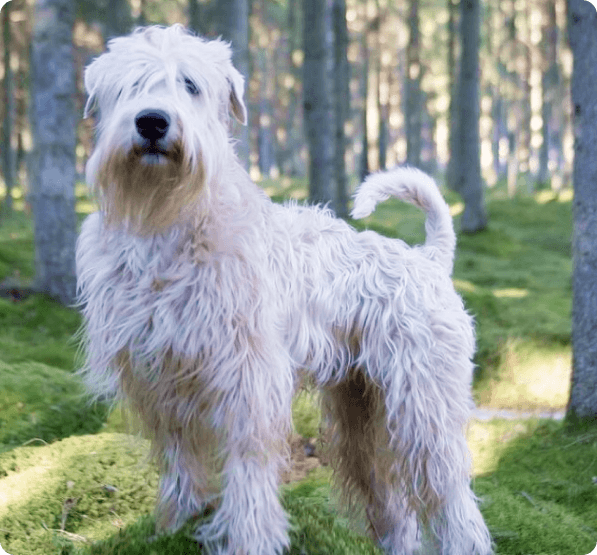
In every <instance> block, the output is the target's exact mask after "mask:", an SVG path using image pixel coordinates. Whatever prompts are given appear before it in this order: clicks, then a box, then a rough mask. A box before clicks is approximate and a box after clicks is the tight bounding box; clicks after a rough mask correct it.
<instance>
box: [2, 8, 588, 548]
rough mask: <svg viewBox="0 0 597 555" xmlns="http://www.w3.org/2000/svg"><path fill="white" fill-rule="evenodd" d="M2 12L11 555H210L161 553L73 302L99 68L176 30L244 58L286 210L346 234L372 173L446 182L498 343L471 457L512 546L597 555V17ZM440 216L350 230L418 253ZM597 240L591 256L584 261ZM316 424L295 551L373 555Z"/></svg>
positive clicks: (301, 417) (385, 215)
mask: <svg viewBox="0 0 597 555" xmlns="http://www.w3.org/2000/svg"><path fill="white" fill-rule="evenodd" d="M1 15H2V43H1V44H2V59H1V60H0V64H1V66H0V68H1V73H0V77H1V79H2V95H3V96H2V102H1V103H0V117H1V118H2V119H1V121H2V138H1V142H0V149H1V154H2V178H3V186H2V187H0V196H2V198H3V202H2V207H1V211H0V280H1V282H0V347H1V349H0V544H1V545H2V546H4V547H5V548H6V549H7V550H8V551H9V552H10V553H11V555H20V554H21V553H23V554H25V553H27V554H28V553H40V554H42V553H43V554H44V555H45V554H47V553H60V554H66V553H75V552H77V553H78V552H81V553H114V552H119V553H127V554H129V553H130V554H132V553H136V552H139V553H146V552H147V545H148V543H150V544H151V543H152V542H153V544H152V545H153V547H152V548H153V549H156V550H157V551H156V552H169V553H174V552H176V550H177V549H179V550H180V552H186V551H185V550H186V549H189V543H188V542H189V540H188V538H187V537H186V536H184V533H183V534H182V535H177V536H176V537H174V538H164V539H163V540H160V542H161V541H163V542H165V543H163V545H162V544H160V546H161V547H156V544H155V542H156V540H155V538H153V531H152V520H151V518H149V517H147V516H146V515H148V514H150V513H151V510H152V505H153V501H154V500H155V481H156V476H155V470H154V469H153V467H152V466H151V465H145V466H140V464H141V463H139V460H141V459H142V458H143V454H144V453H145V448H146V445H145V444H144V443H143V442H142V441H140V442H139V443H135V444H134V445H132V446H131V445H130V444H127V442H126V440H125V441H123V437H122V435H120V434H122V433H123V432H129V431H130V429H129V427H128V425H127V423H126V422H124V421H123V420H122V418H121V417H120V413H119V411H116V412H114V411H113V412H110V411H108V410H107V408H106V407H101V406H96V407H89V406H88V405H86V403H85V402H84V398H83V397H82V395H81V389H80V384H79V383H78V381H77V378H76V377H75V376H73V374H72V371H73V369H75V367H76V365H77V362H76V360H75V358H76V357H75V351H76V347H75V345H74V344H73V342H72V340H71V339H70V338H71V337H72V335H73V334H74V333H75V331H76V330H77V328H78V326H79V324H80V319H79V316H78V314H77V312H76V311H75V310H73V309H71V308H65V306H63V305H67V306H68V305H69V303H71V302H72V301H73V299H74V289H75V281H74V261H73V259H72V257H71V256H70V253H72V254H73V255H74V241H75V239H76V231H77V226H78V223H80V220H81V219H82V218H83V217H84V216H85V215H86V214H88V213H89V212H90V211H92V210H94V209H95V204H94V201H93V199H92V198H91V197H90V195H89V192H88V190H87V188H86V186H85V185H84V183H83V181H84V179H83V173H84V164H85V161H86V159H87V157H88V156H89V153H90V152H91V149H92V147H93V133H94V131H93V125H94V123H93V121H92V120H91V119H89V120H83V119H82V117H81V116H82V111H83V106H84V104H85V94H84V90H83V86H82V75H83V68H84V66H85V65H86V64H87V63H88V62H89V61H90V60H91V59H92V58H93V57H94V56H96V55H98V54H99V53H100V52H102V50H103V49H104V48H105V42H106V40H108V39H109V38H110V37H113V36H117V35H120V34H123V33H126V32H128V31H129V30H130V29H131V28H132V27H133V26H135V25H144V24H154V23H157V24H172V23H175V22H179V23H183V24H185V25H188V26H190V27H191V28H193V29H195V30H196V31H197V32H199V33H201V34H204V35H207V36H209V37H215V36H223V37H224V38H226V39H227V40H230V41H231V43H232V46H233V50H234V61H235V65H236V66H237V67H238V68H239V69H240V70H241V72H242V73H243V74H244V75H245V76H246V77H247V82H246V100H247V103H248V108H249V125H248V126H247V127H244V128H241V127H240V126H239V127H237V128H235V130H234V131H235V134H236V136H237V137H239V143H238V145H237V150H238V152H239V155H240V157H241V159H243V160H244V163H245V164H246V166H247V169H248V170H249V171H250V173H251V176H252V178H253V179H255V180H256V181H258V182H259V183H260V185H261V186H262V187H263V188H264V189H265V190H266V192H267V193H268V194H270V195H271V196H272V197H273V198H274V199H275V200H277V201H282V200H284V199H286V198H294V199H297V200H299V201H302V200H311V201H316V202H326V203H328V204H329V206H331V207H332V208H333V209H334V210H335V211H336V213H337V214H338V215H339V216H342V217H345V216H346V214H347V209H348V207H349V204H350V201H349V198H350V195H351V193H352V191H353V190H354V187H355V186H356V185H357V184H358V183H359V182H360V180H361V179H362V178H363V177H364V176H365V175H366V174H367V173H369V172H371V171H376V170H378V169H383V168H386V167H388V168H389V167H392V166H394V165H396V164H403V163H409V164H412V165H415V166H417V167H420V168H422V169H424V170H425V171H427V172H429V173H431V174H432V175H434V177H435V178H436V179H437V180H438V182H439V183H440V184H442V186H443V188H444V192H445V194H446V197H447V200H448V202H449V204H450V208H451V212H452V214H453V216H454V217H455V222H456V225H457V228H458V230H459V246H458V257H457V261H456V267H455V280H454V281H455V285H456V287H457V289H458V290H459V292H460V293H461V294H462V295H463V297H464V298H465V302H466V305H467V307H468V308H469V310H471V312H472V313H473V314H474V315H475V319H476V323H477V334H478V353H477V357H476V363H477V366H478V370H477V373H476V377H475V384H474V392H475V399H476V401H477V403H478V405H479V407H480V410H478V411H477V413H476V419H475V420H474V421H473V423H472V424H471V429H470V431H469V443H470V445H471V448H472V451H473V458H474V468H475V475H476V477H477V478H476V482H475V490H476V492H477V494H478V495H479V496H480V497H481V501H482V510H483V513H484V516H485V517H486V519H487V521H488V523H489V526H490V529H491V532H492V535H493V537H494V540H495V541H496V545H497V552H498V553H513V554H514V553H537V554H538V553H551V554H556V553H562V554H564V553H565V554H568V553H578V554H581V555H585V553H587V552H589V551H590V550H591V549H592V547H593V545H594V544H595V542H596V541H597V503H596V502H595V501H596V499H595V495H596V490H595V488H596V487H597V486H595V483H596V479H595V477H594V476H595V475H597V431H596V430H595V429H594V426H593V425H592V423H593V422H594V421H595V419H596V417H595V414H596V413H597V399H596V395H597V388H596V387H595V384H596V383H597V366H596V365H595V363H594V362H593V361H594V360H597V358H596V357H595V356H594V353H593V350H594V349H595V348H594V347H592V345H591V344H592V343H593V342H594V341H593V336H592V330H594V329H596V328H597V325H595V322H594V321H593V320H591V314H592V313H594V314H595V315H596V316H595V317H597V307H596V306H594V305H595V302H596V301H595V299H596V298H597V295H595V294H594V291H595V279H594V275H595V271H594V269H595V268H597V263H596V262H595V260H594V257H595V255H596V253H597V241H596V240H594V238H592V237H591V236H590V235H589V234H588V233H589V231H590V230H591V229H596V230H597V222H591V220H590V219H586V218H585V219H582V218H584V216H583V210H585V208H587V209H588V210H585V211H588V212H591V211H592V213H593V215H594V214H597V210H591V207H592V206H593V205H592V204H591V203H592V202H595V201H593V200H592V199H597V191H596V190H595V188H596V187H597V170H596V169H595V166H594V165H593V166H591V165H590V164H589V163H588V162H586V159H587V158H589V159H592V160H593V162H595V163H597V140H596V139H597V138H596V137H595V135H594V133H595V131H593V132H591V129H595V130H597V121H593V120H591V119H590V115H591V114H593V116H592V117H593V118H594V117H595V114H597V107H596V105H595V102H596V101H595V98H591V97H592V96H594V97H597V95H595V94H592V92H591V91H595V90H597V39H595V37H594V36H592V33H591V31H592V32H593V33H597V30H596V29H597V14H596V13H595V9H594V8H593V7H592V6H591V5H590V4H589V3H588V2H585V1H584V0H569V1H568V2H566V1H565V0H516V1H513V0H505V1H500V2H498V1H497V0H496V1H486V2H480V1H479V0H461V2H455V1H454V0H441V1H439V0H438V1H435V0H400V1H399V0H393V1H392V0H346V2H345V1H343V0H342V1H341V0H315V1H312V0H302V1H301V0H252V1H247V0H225V1H224V0H209V1H198V0H188V1H184V0H179V1H167V2H166V1H158V0H155V1H150V0H131V1H130V2H129V1H127V0H102V1H92V0H38V1H37V2H36V1H34V0H11V2H9V3H8V4H6V5H5V6H4V7H3V8H2V14H1ZM305 21H307V22H310V24H308V25H305ZM575 25H576V28H575ZM581 28H582V30H583V32H581ZM575 29H576V30H575ZM581 38H582V39H583V40H584V41H585V42H582V41H581V40H580V39H581ZM579 52H580V53H582V56H579ZM579 67H580V68H581V71H578V68H579ZM579 74H580V77H582V78H584V81H583V80H581V79H580V78H579ZM575 76H576V81H575ZM575 83H576V88H575ZM583 91H584V92H583ZM581 93H582V94H581ZM48 106H50V107H51V109H48ZM585 114H588V115H585ZM585 118H586V119H585ZM579 145H580V146H583V147H584V151H583V149H580V148H579ZM579 151H583V152H584V158H583V156H579ZM579 160H581V162H582V163H581V166H582V168H584V170H583V171H584V175H583V171H581V170H580V169H579ZM41 168H46V169H48V168H49V169H50V170H51V169H54V170H58V171H48V172H45V173H44V172H43V171H40V169H41ZM587 176H588V177H587ZM573 184H574V189H573ZM586 184H588V185H586ZM573 202H574V204H575V217H576V222H575V229H576V230H577V231H576V232H575V235H574V237H573V233H572V229H573V212H572V204H573ZM583 207H585V208H583ZM75 213H76V217H75ZM422 221H423V220H422V216H421V215H420V214H418V213H416V212H413V211H412V210H410V209H408V208H406V207H404V206H401V205H399V203H393V202H388V203H387V204H385V205H383V206H381V207H379V209H378V210H377V212H376V213H375V214H374V215H373V216H372V217H371V218H369V219H367V220H365V221H364V222H362V223H359V222H352V223H353V224H354V225H356V226H357V227H358V228H359V229H362V228H363V227H365V226H366V227H369V228H372V229H375V230H377V231H379V232H381V233H384V234H386V235H390V236H397V237H400V238H402V239H405V240H407V241H408V242H410V243H420V242H421V241H422V240H423V233H422V230H421V226H422ZM579 229H580V230H581V232H579V231H578V230H579ZM582 230H585V231H582ZM586 230H589V231H586ZM583 234H584V235H583ZM583 240H584V241H585V242H586V241H588V243H589V245H590V246H591V247H590V248H589V249H586V248H585V249H584V250H582V249H579V248H576V247H575V245H576V244H577V243H578V244H580V243H582V241H583ZM593 246H595V247H593ZM585 251H587V252H585ZM57 253H60V254H57ZM64 253H66V254H64ZM573 253H574V257H573ZM573 260H574V269H573ZM576 268H579V269H580V270H583V272H579V271H576ZM575 272H576V273H575ZM571 276H572V280H571ZM575 276H576V277H575ZM571 282H572V283H574V291H575V293H574V295H576V296H577V297H578V299H579V300H578V301H575V302H576V307H577V308H576V309H575V310H573V304H574V303H573V288H572V283H571ZM579 306H581V307H584V309H585V312H587V313H589V316H585V315H584V313H582V311H581V310H580V308H578V307H579ZM571 314H572V317H574V316H575V315H576V318H577V322H578V323H577V325H576V332H575V333H576V334H577V341H576V345H579V346H582V348H583V349H584V351H583V353H584V354H583V356H582V357H581V356H577V355H576V354H573V346H574V344H575V341H574V340H573V334H572V328H573V327H574V326H572V325H571V324H572V318H571ZM585 355H588V356H585ZM573 361H582V364H581V363H579V362H573ZM573 367H574V368H575V372H574V373H575V374H576V375H577V377H576V383H577V388H576V390H577V391H579V392H580V393H579V394H578V397H577V400H576V401H575V402H573V403H571V402H569V401H570V396H571V391H574V388H571V383H573ZM577 368H582V372H578V371H577V370H576V369H577ZM566 411H567V419H566V420H564V421H560V419H561V418H562V417H563V416H564V415H565V413H566ZM579 416H580V418H578V417H579ZM496 417H497V418H496ZM552 417H555V419H554V418H552ZM294 419H295V426H296V431H297V434H296V437H294V438H293V440H292V441H293V472H294V474H293V475H292V476H290V477H287V481H288V486H287V489H286V490H285V504H286V507H287V510H288V511H289V512H290V514H291V515H292V518H293V522H294V523H295V524H296V529H295V531H294V532H293V534H294V535H293V549H294V551H293V553H308V554H309V555H314V554H317V553H321V554H322V555H323V554H324V553H325V555H330V554H333V553H338V554H340V553H350V554H353V553H354V554H357V553H374V552H375V551H374V548H373V547H372V546H371V544H369V543H367V542H366V540H364V539H363V537H362V533H363V532H364V528H361V529H359V527H358V526H357V533H356V534H355V533H353V532H352V531H351V530H350V529H349V528H348V527H347V525H346V521H345V520H344V519H343V517H342V516H341V515H342V511H341V507H339V506H338V505H337V504H336V503H335V502H334V499H333V496H332V497H330V493H329V488H328V482H329V472H328V471H327V463H326V461H325V456H324V455H323V454H322V453H321V452H320V450H319V446H318V444H317V443H316V442H314V440H313V437H314V436H316V435H317V432H318V428H319V425H320V423H319V412H318V409H317V402H316V399H315V398H314V397H313V396H312V395H310V394H302V395H301V396H299V398H298V399H297V402H296V403H295V409H294ZM313 455H315V456H313ZM313 468H315V470H312V469H313ZM361 524H362V523H361ZM135 546H136V547H135ZM135 549H139V551H135Z"/></svg>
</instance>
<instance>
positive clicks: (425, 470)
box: [77, 26, 491, 555]
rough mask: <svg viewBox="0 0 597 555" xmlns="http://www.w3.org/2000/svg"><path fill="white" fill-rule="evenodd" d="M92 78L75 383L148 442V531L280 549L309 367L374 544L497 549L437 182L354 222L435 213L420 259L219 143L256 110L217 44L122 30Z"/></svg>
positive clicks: (395, 186)
mask: <svg viewBox="0 0 597 555" xmlns="http://www.w3.org/2000/svg"><path fill="white" fill-rule="evenodd" d="M85 86H86V89H87V91H88V93H89V102H88V105H87V110H86V111H87V112H90V111H93V110H96V113H97V117H98V139H97V146H96V149H95V151H94V153H93V155H92V156H91V158H90V159H89V162H88V165H87V178H88V182H89V183H90V184H92V185H93V187H94V188H95V191H96V194H97V196H98V200H99V203H100V211H99V212H98V213H96V214H93V215H91V216H89V217H88V218H87V220H86V221H85V223H84V224H83V228H82V231H81V236H80V238H79V241H78V245H77V274H78V287H79V293H80V300H81V303H82V306H83V311H84V316H85V321H86V324H85V332H86V334H85V337H86V352H87V362H86V365H85V367H84V369H83V370H82V372H83V374H84V376H85V379H86V382H87V384H88V386H89V388H90V389H91V391H92V392H93V393H94V394H95V395H96V396H97V397H102V398H106V397H116V398H120V399H126V400H127V401H128V402H129V403H130V404H131V405H132V407H133V408H134V410H135V411H136V412H137V413H138V414H139V415H140V417H141V420H142V422H143V423H144V426H145V427H146V429H147V432H148V433H149V434H150V435H151V438H152V442H153V449H154V452H155V455H156V457H157V459H158V461H159V463H160V465H161V481H160V487H159V502H158V507H157V519H158V526H159V527H160V528H162V529H170V530H174V529H176V528H178V527H180V526H181V525H182V524H183V523H184V522H185V521H186V520H187V519H189V518H190V517H192V516H194V515H199V514H202V513H203V512H204V511H205V510H206V509H207V508H213V509H215V512H214V514H213V516H212V517H211V519H208V520H207V523H204V524H201V525H199V527H198V529H197V538H198V540H199V541H201V542H202V543H203V544H204V546H205V548H206V550H207V552H209V553H218V554H225V555H274V554H280V553H282V551H283V549H284V547H286V546H287V545H288V543H289V540H288V535H287V527H288V522H287V517H286V515H285V513H284V510H283V509H282V506H281V504H280V501H279V498H278V484H279V477H280V471H281V470H282V469H283V467H284V465H285V464H286V461H287V447H286V440H287V436H288V434H289V431H290V429H291V400H292V396H293V392H294V391H295V390H296V388H297V387H298V385H299V383H300V381H301V379H302V377H303V376H305V375H308V376H311V378H312V381H314V382H315V383H316V384H317V386H318V387H320V388H321V391H322V396H323V399H324V403H323V404H324V409H325V414H326V421H327V423H328V424H329V426H330V428H331V431H330V433H329V436H330V438H331V439H330V441H331V448H332V453H333V455H334V458H333V461H334V462H333V464H334V468H335V471H336V473H335V475H336V477H337V481H338V482H339V484H340V485H341V486H342V487H343V488H344V490H343V491H344V492H345V493H346V495H347V496H348V497H349V498H350V499H351V500H353V499H354V500H356V501H359V502H360V503H361V505H362V506H364V508H365V511H366V515H367V517H368V519H369V522H370V525H371V534H372V536H373V537H374V538H375V539H376V540H377V541H378V542H379V543H380V544H381V546H382V547H383V548H384V549H385V551H386V553H389V554H392V555H403V554H411V553H414V552H415V551H416V550H417V549H419V547H421V548H422V549H426V550H431V551H434V552H437V553H442V554H451V555H486V554H488V553H490V551H491V541H490V537H489V533H488V531H487V528H486V526H485V524H484V522H483V518H482V516H481V514H480V512H479V510H478V508H477V505H476V500H475V497H474V495H473V493H472V492H471V489H470V487H469V469H470V460H469V459H470V457H469V452H468V450H467V446H466V441H465V437H464V427H465V425H466V422H467V419H468V417H469V414H470V410H471V406H472V401H471V396H470V382H471V375H472V369H473V366H472V364H471V357H472V355H473V350H474V336H473V326H472V321H471V318H470V317H469V316H468V315H467V313H466V312H465V310H464V308H463V305H462V301H461V299H460V298H459V296H458V295H457V294H456V292H455V291H454V288H453V286H452V282H451V279H450V273H451V270H452V257H453V252H454V246H455V237H454V232H453V229H452V222H451V218H450V215H449V212H448V208H447V206H446V204H445V202H444V201H443V199H442V197H441V195H440V193H439V191H438V189H437V187H436V186H435V184H434V182H433V181H432V180H431V179H430V178H429V177H427V176H426V175H425V174H423V173H422V172H420V171H417V170H415V169H407V168H402V169H397V170H394V171H392V172H389V173H385V174H376V175H373V176H371V177H370V178H369V179H368V180H367V181H366V182H365V183H364V184H363V185H362V186H361V188H360V189H359V191H358V193H357V195H356V198H355V207H354V211H353V215H354V216H355V217H362V216H365V215H367V214H369V213H370V212H371V211H372V210H373V209H374V207H375V204H376V203H377V202H378V201H380V200H384V199H386V198H388V197H389V196H396V197H398V198H401V199H402V200H405V201H407V202H410V203H412V204H415V205H417V206H419V207H420V208H422V209H423V210H425V211H426V213H427V224H426V228H427V240H426V243H425V245H423V246H419V247H415V248H410V247H409V246H407V245H406V244H404V243H403V242H402V241H400V240H396V239H387V238H385V237H380V236H379V235H377V234H375V233H373V232H370V231H366V232H363V233H357V232H356V231H355V230H354V229H352V228H351V227H350V226H349V225H347V224H346V223H345V222H343V221H341V220H337V219H335V218H334V217H333V216H332V214H331V213H330V212H329V211H327V210H324V209H321V208H316V207H310V208H309V207H299V206H296V205H286V206H280V205H277V204H274V203H272V202H270V200H269V199H268V198H267V196H266V195H265V194H264V193H263V192H262V191H261V190H260V189H259V188H258V187H257V186H256V185H254V184H253V183H252V182H251V181H250V179H249V177H248V175H247V174H246V173H245V171H244V170H243V169H242V167H241V165H240V164H239V162H238V160H237V158H236V156H235V154H234V150H233V143H232V141H231V140H230V138H229V134H228V126H229V113H232V114H233V115H234V116H235V117H236V118H237V119H239V120H240V121H242V122H244V120H245V118H246V112H245V107H244V104H243V100H242V93H243V79H242V77H241V76H240V74H239V73H238V72H237V71H236V70H235V69H234V68H233V67H232V64H231V62H230V49H229V47H228V45H227V44H225V43H223V42H221V41H211V42H208V41H206V40H203V39H201V38H198V37H195V36H193V35H191V34H189V33H187V32H186V31H185V30H184V29H183V28H182V27H180V26H174V27H170V28H160V27H150V28H146V29H139V30H137V31H135V32H134V33H133V34H132V35H130V36H128V37H124V38H117V39H114V40H112V41H111V42H110V43H109V48H108V51H107V52H106V53H105V54H103V55H101V56H100V57H99V58H97V59H96V60H95V61H94V62H93V63H92V64H91V65H90V66H89V67H88V68H87V71H86V72H85ZM421 544H423V545H421Z"/></svg>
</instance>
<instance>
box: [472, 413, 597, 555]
mask: <svg viewBox="0 0 597 555" xmlns="http://www.w3.org/2000/svg"><path fill="white" fill-rule="evenodd" d="M596 474H597V428H595V427H593V428H592V429H591V428H586V429H584V430H580V431H578V430H577V431H572V430H569V429H567V428H566V426H565V425H563V424H560V423H555V422H542V423H536V424H535V426H533V427H530V428H529V430H528V433H526V434H523V435H520V436H518V437H517V439H515V440H514V441H512V442H511V443H510V445H509V446H508V448H507V449H506V450H505V452H504V454H503V455H502V457H501V460H500V462H499V464H498V466H497V469H496V471H495V472H494V473H493V474H490V475H488V476H485V477H480V478H477V479H476V481H475V488H476V491H477V494H478V495H480V496H481V498H482V500H483V504H482V511H483V514H484V516H485V518H486V520H487V522H488V525H489V527H490V530H491V532H492V534H493V536H494V539H495V540H496V543H497V551H498V553H504V554H506V553H508V554H517V555H518V554H526V553H533V554H541V553H546V554H547V553H549V554H550V555H560V554H561V555H569V554H570V553H578V554H582V555H584V554H586V553H589V552H590V551H591V550H592V549H593V548H594V547H595V541H596V538H597V503H595V483H594V476H595V475H596Z"/></svg>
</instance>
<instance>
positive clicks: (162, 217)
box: [85, 25, 247, 234]
mask: <svg viewBox="0 0 597 555" xmlns="http://www.w3.org/2000/svg"><path fill="white" fill-rule="evenodd" d="M85 88H86V90H87V93H88V95H89V98H88V101H87V105H86V107H85V116H88V115H90V114H92V113H93V114H95V116H96V119H97V145H96V148H95V151H94V152H93V154H92V156H91V157H90V159H89V161H88V163H87V168H86V174H87V182H88V183H89V184H91V185H93V186H94V187H95V189H96V191H97V193H98V195H99V199H100V203H101V204H102V209H103V210H104V212H105V217H106V221H107V222H108V224H115V225H120V224H124V225H125V226H126V227H127V228H128V229H129V230H130V231H133V232H136V233H140V234H148V233H154V232H159V231H163V230H165V229H166V228H168V227H169V226H171V225H172V224H173V223H174V222H175V221H177V220H179V219H180V218H184V216H185V211H186V210H189V211H190V210H191V209H196V205H197V201H198V199H199V197H200V195H202V194H204V195H208V194H209V187H210V184H212V183H215V182H217V179H218V174H219V172H220V171H221V170H222V167H223V164H224V163H225V162H226V157H227V155H228V154H229V152H230V141H229V135H228V128H229V114H230V113H232V114H233V115H234V116H235V117H236V119H238V120H239V121H240V122H241V123H245V120H246V117H247V114H246V109H245V105H244V103H243V100H242V95H243V78H242V76H241V75H240V73H239V72H238V71H236V69H234V67H233V66H232V63H231V53H230V48H229V46H228V45H227V44H226V43H224V42H222V41H219V40H216V41H206V40H203V39H201V38H199V37H196V36H193V35H191V34H189V33H188V32H186V31H185V30H184V29H183V28H182V27H181V26H179V25H175V26H173V27H169V28H162V27H148V28H145V29H138V30H136V31H135V32H134V33H132V34H131V35H129V36H126V37H120V38H116V39H114V40H112V41H110V42H109V44H108V51H107V52H106V53H104V54H102V55H101V56H99V57H98V58H97V59H95V60H94V61H93V62H92V63H91V64H90V65H89V66H88V67H87V69H86V70H85Z"/></svg>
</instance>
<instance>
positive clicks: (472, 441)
mask: <svg viewBox="0 0 597 555" xmlns="http://www.w3.org/2000/svg"><path fill="white" fill-rule="evenodd" d="M536 425H537V421H536V420H530V421H525V420H501V419H494V420H491V421H489V422H484V421H480V420H472V421H471V422H470V424H469V427H468V430H467V438H466V439H467V443H468V446H469V449H470V450H471V455H472V458H473V475H474V476H481V475H484V474H488V473H490V472H494V471H495V470H496V468H497V466H498V463H499V461H500V457H501V456H502V454H503V453H504V451H505V450H506V448H507V447H508V445H509V443H510V442H511V441H512V440H514V439H516V438H518V437H520V436H521V435H524V434H527V433H529V431H532V429H533V428H534V427H535V426H536Z"/></svg>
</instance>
